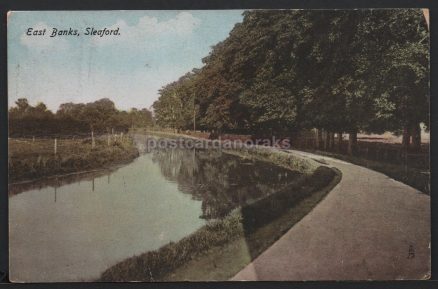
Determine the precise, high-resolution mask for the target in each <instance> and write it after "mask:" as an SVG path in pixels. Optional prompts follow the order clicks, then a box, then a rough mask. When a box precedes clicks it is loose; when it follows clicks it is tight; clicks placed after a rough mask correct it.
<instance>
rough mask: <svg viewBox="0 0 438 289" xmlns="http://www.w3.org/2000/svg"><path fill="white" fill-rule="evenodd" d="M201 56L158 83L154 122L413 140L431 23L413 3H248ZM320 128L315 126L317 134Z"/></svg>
mask: <svg viewBox="0 0 438 289" xmlns="http://www.w3.org/2000/svg"><path fill="white" fill-rule="evenodd" d="M203 63H204V66H203V67H202V68H201V69H195V70H193V71H192V72H190V73H187V74H186V75H184V76H183V77H181V78H180V79H179V80H178V81H176V82H174V83H171V84H169V85H166V86H165V87H163V88H162V89H161V90H160V97H159V99H158V100H157V101H156V102H155V103H154V105H153V108H154V113H155V118H156V122H157V124H158V125H160V126H162V127H171V128H175V129H192V128H193V129H203V130H210V131H212V132H216V133H222V132H246V133H249V134H253V135H273V134H277V135H288V136H294V135H296V134H297V133H298V132H300V131H303V130H308V129H312V128H316V129H317V130H318V132H321V131H325V132H326V134H325V135H326V136H327V138H330V139H333V136H334V133H337V134H338V135H341V136H342V133H348V134H349V143H350V146H349V149H350V153H354V150H355V147H356V142H357V133H358V132H359V131H364V132H373V133H382V132H384V131H391V132H394V133H398V134H403V143H404V144H405V145H406V146H408V145H409V142H410V139H411V136H412V143H413V145H414V146H415V147H419V146H420V144H421V139H420V123H424V124H426V126H427V125H428V124H429V32H428V28H427V25H426V22H425V19H424V16H423V14H422V11H421V10H419V9H397V10H390V9H387V10H332V11H327V10H325V11H323V10H310V11H309V10H307V11H305V10H278V11H272V10H271V11H258V10H256V11H246V12H244V18H243V22H242V23H238V24H236V25H235V27H234V28H233V30H232V31H231V32H230V35H229V37H228V38H227V39H225V40H224V41H222V42H220V43H218V44H217V45H215V46H214V47H213V49H212V51H211V52H210V54H209V55H208V56H207V57H206V58H204V59H203ZM319 139H321V133H319V134H318V141H319Z"/></svg>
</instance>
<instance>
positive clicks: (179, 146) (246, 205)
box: [7, 9, 431, 282]
mask: <svg viewBox="0 0 438 289" xmlns="http://www.w3.org/2000/svg"><path fill="white" fill-rule="evenodd" d="M429 29H430V28H429V11H428V10H427V9H355V10H193V11H191V10H172V11H170V10H169V11H167V10H161V11H160V10H154V11H138V10H133V11H50V12H49V11H27V12H26V11H11V12H9V13H8V20H7V30H8V40H7V46H8V103H9V106H8V119H9V132H8V136H9V139H8V146H9V152H8V168H9V185H8V187H9V232H10V234H9V235H10V236H9V253H10V257H9V258H10V259H9V262H10V280H11V281H12V282H80V281H115V282H120V281H146V282H160V281H225V280H234V281H243V280H251V281H254V280H262V281H266V280H275V281H277V280H283V281H284V280H295V281H296V280H299V281H302V280H401V279H403V280H406V279H428V278H430V238H431V236H430V235H431V234H430V221H431V219H430V197H429V195H430V167H429V139H430V138H429V136H430V133H429V128H430V123H429V97H430V92H429V82H430V79H429V54H430V52H429V35H430V32H429Z"/></svg>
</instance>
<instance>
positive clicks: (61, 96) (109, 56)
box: [7, 10, 243, 111]
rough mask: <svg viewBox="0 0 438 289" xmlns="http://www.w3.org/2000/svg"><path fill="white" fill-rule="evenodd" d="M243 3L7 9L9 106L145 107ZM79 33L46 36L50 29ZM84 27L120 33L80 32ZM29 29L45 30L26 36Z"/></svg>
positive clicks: (224, 29)
mask: <svg viewBox="0 0 438 289" xmlns="http://www.w3.org/2000/svg"><path fill="white" fill-rule="evenodd" d="M242 12H243V11H242V10H222V11H219V10H215V11H206V10H203V11H190V10H186V11H177V10H173V11H65V12H61V11H50V12H48V11H45V12H42V11H41V12H39V11H38V12H24V11H20V12H11V14H9V15H8V23H7V24H8V92H9V107H10V106H14V102H15V101H16V100H17V99H18V98H27V99H28V100H29V103H30V104H32V105H35V104H37V103H38V102H44V103H45V104H46V105H47V107H48V108H49V109H50V110H52V111H56V110H57V109H58V107H59V105H60V104H61V103H66V102H75V103H78V102H85V103H86V102H92V101H95V100H97V99H100V98H104V97H107V98H110V99H111V100H113V101H114V102H115V104H116V107H117V108H119V109H123V110H128V109H130V108H132V107H136V108H149V107H150V106H151V105H152V104H153V102H154V101H155V100H156V99H157V98H158V90H159V89H160V88H161V87H162V86H164V85H166V84H168V83H170V82H172V81H175V80H177V79H178V78H179V77H180V76H182V75H184V74H185V73H187V72H189V71H191V70H192V69H193V68H195V67H196V68H199V67H202V61H201V60H202V58H203V57H205V56H207V55H208V54H209V52H210V51H211V46H212V45H215V44H216V43H218V42H220V41H222V40H224V39H225V38H226V37H227V36H228V34H229V32H230V31H231V29H232V28H233V27H234V25H235V24H236V23H238V22H241V21H242ZM70 27H71V28H72V29H73V30H75V29H77V30H78V32H79V36H56V37H50V34H51V33H52V30H53V28H57V29H61V30H64V29H67V30H68V29H69V28H70ZM87 27H94V28H95V29H97V30H99V29H103V28H108V29H116V28H119V32H120V35H118V36H114V35H110V36H108V35H107V36H104V37H99V36H86V35H84V33H85V29H86V28H87ZM29 28H32V29H33V30H43V29H46V33H45V35H40V36H27V35H26V32H27V31H28V29H29Z"/></svg>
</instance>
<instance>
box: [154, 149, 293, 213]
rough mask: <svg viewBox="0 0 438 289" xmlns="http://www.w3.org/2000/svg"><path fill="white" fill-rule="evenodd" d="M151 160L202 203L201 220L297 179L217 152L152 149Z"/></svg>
mask: <svg viewBox="0 0 438 289" xmlns="http://www.w3.org/2000/svg"><path fill="white" fill-rule="evenodd" d="M150 153H151V154H152V160H153V161H154V163H157V164H158V165H159V166H160V170H161V173H162V174H163V176H164V177H165V178H166V179H168V180H170V181H173V182H176V183H177V184H178V189H179V190H180V191H181V192H183V193H186V194H191V195H192V196H193V198H194V199H196V200H200V201H202V213H203V214H202V216H201V217H202V218H206V219H213V218H221V217H224V216H225V215H227V214H228V213H229V212H230V211H231V210H232V209H234V208H236V207H239V206H242V205H244V204H247V203H249V202H252V201H255V200H257V199H260V198H263V197H265V196H267V195H269V194H271V193H273V192H276V191H278V190H279V189H282V188H284V187H286V186H289V185H290V184H292V183H293V182H295V181H296V179H297V177H298V176H300V174H299V173H298V172H294V171H290V170H287V169H285V168H282V167H278V166H273V165H272V164H269V163H266V162H261V161H255V160H249V159H242V158H240V157H238V156H234V155H230V154H226V153H223V152H221V151H219V150H211V149H210V150H200V149H192V150H186V149H178V148H176V149H154V150H152V151H151V152H150Z"/></svg>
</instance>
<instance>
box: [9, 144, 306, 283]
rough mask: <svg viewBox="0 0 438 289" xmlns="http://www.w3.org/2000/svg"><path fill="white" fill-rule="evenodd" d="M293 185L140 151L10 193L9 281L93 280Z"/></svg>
mask: <svg viewBox="0 0 438 289" xmlns="http://www.w3.org/2000/svg"><path fill="white" fill-rule="evenodd" d="M298 176H299V174H298V173H296V172H292V171H290V170H286V169H284V168H281V167H278V166H274V165H271V164H269V163H265V162H260V161H253V160H247V159H242V158H239V157H237V156H233V155H229V154H226V153H223V152H220V151H217V150H199V149H198V150H195V149H190V150H189V149H152V150H150V149H148V150H147V151H145V152H143V153H142V154H141V155H140V157H138V158H137V159H135V160H134V161H133V162H132V163H130V164H128V165H125V166H123V167H120V168H118V169H115V170H112V171H108V172H104V173H102V172H100V173H96V174H92V175H90V174H88V175H86V176H82V177H81V176H76V177H75V178H73V179H72V178H67V177H66V178H64V179H63V178H60V179H58V180H56V184H53V181H51V182H47V181H39V182H37V183H34V184H32V185H31V186H27V187H25V188H24V189H23V188H22V187H14V186H10V197H9V218H10V219H9V223H10V272H11V276H10V277H11V279H12V280H14V281H33V282H38V281H46V282H49V281H87V280H93V279H96V278H98V277H99V276H100V274H101V273H102V272H103V271H104V270H105V269H107V268H109V267H110V266H112V265H114V264H116V263H117V262H120V261H122V260H124V259H125V258H128V257H130V256H133V255H136V254H141V253H143V252H146V251H149V250H155V249H158V248H159V247H161V246H162V245H164V244H167V243H169V242H170V241H178V240H179V239H181V238H183V237H185V236H187V235H189V234H190V233H192V232H194V231H196V230H197V229H198V228H200V227H201V226H203V225H204V224H205V223H206V222H208V221H209V220H211V219H217V218H222V217H224V216H225V215H226V214H228V213H229V212H230V211H231V210H232V209H234V208H236V207H238V206H241V205H243V204H245V203H248V202H251V201H254V200H257V199H260V198H263V197H264V196H266V195H268V194H271V193H273V192H275V191H277V190H278V189H280V188H282V187H284V186H287V185H288V184H290V183H292V182H294V181H295V180H296V178H297V177H298Z"/></svg>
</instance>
